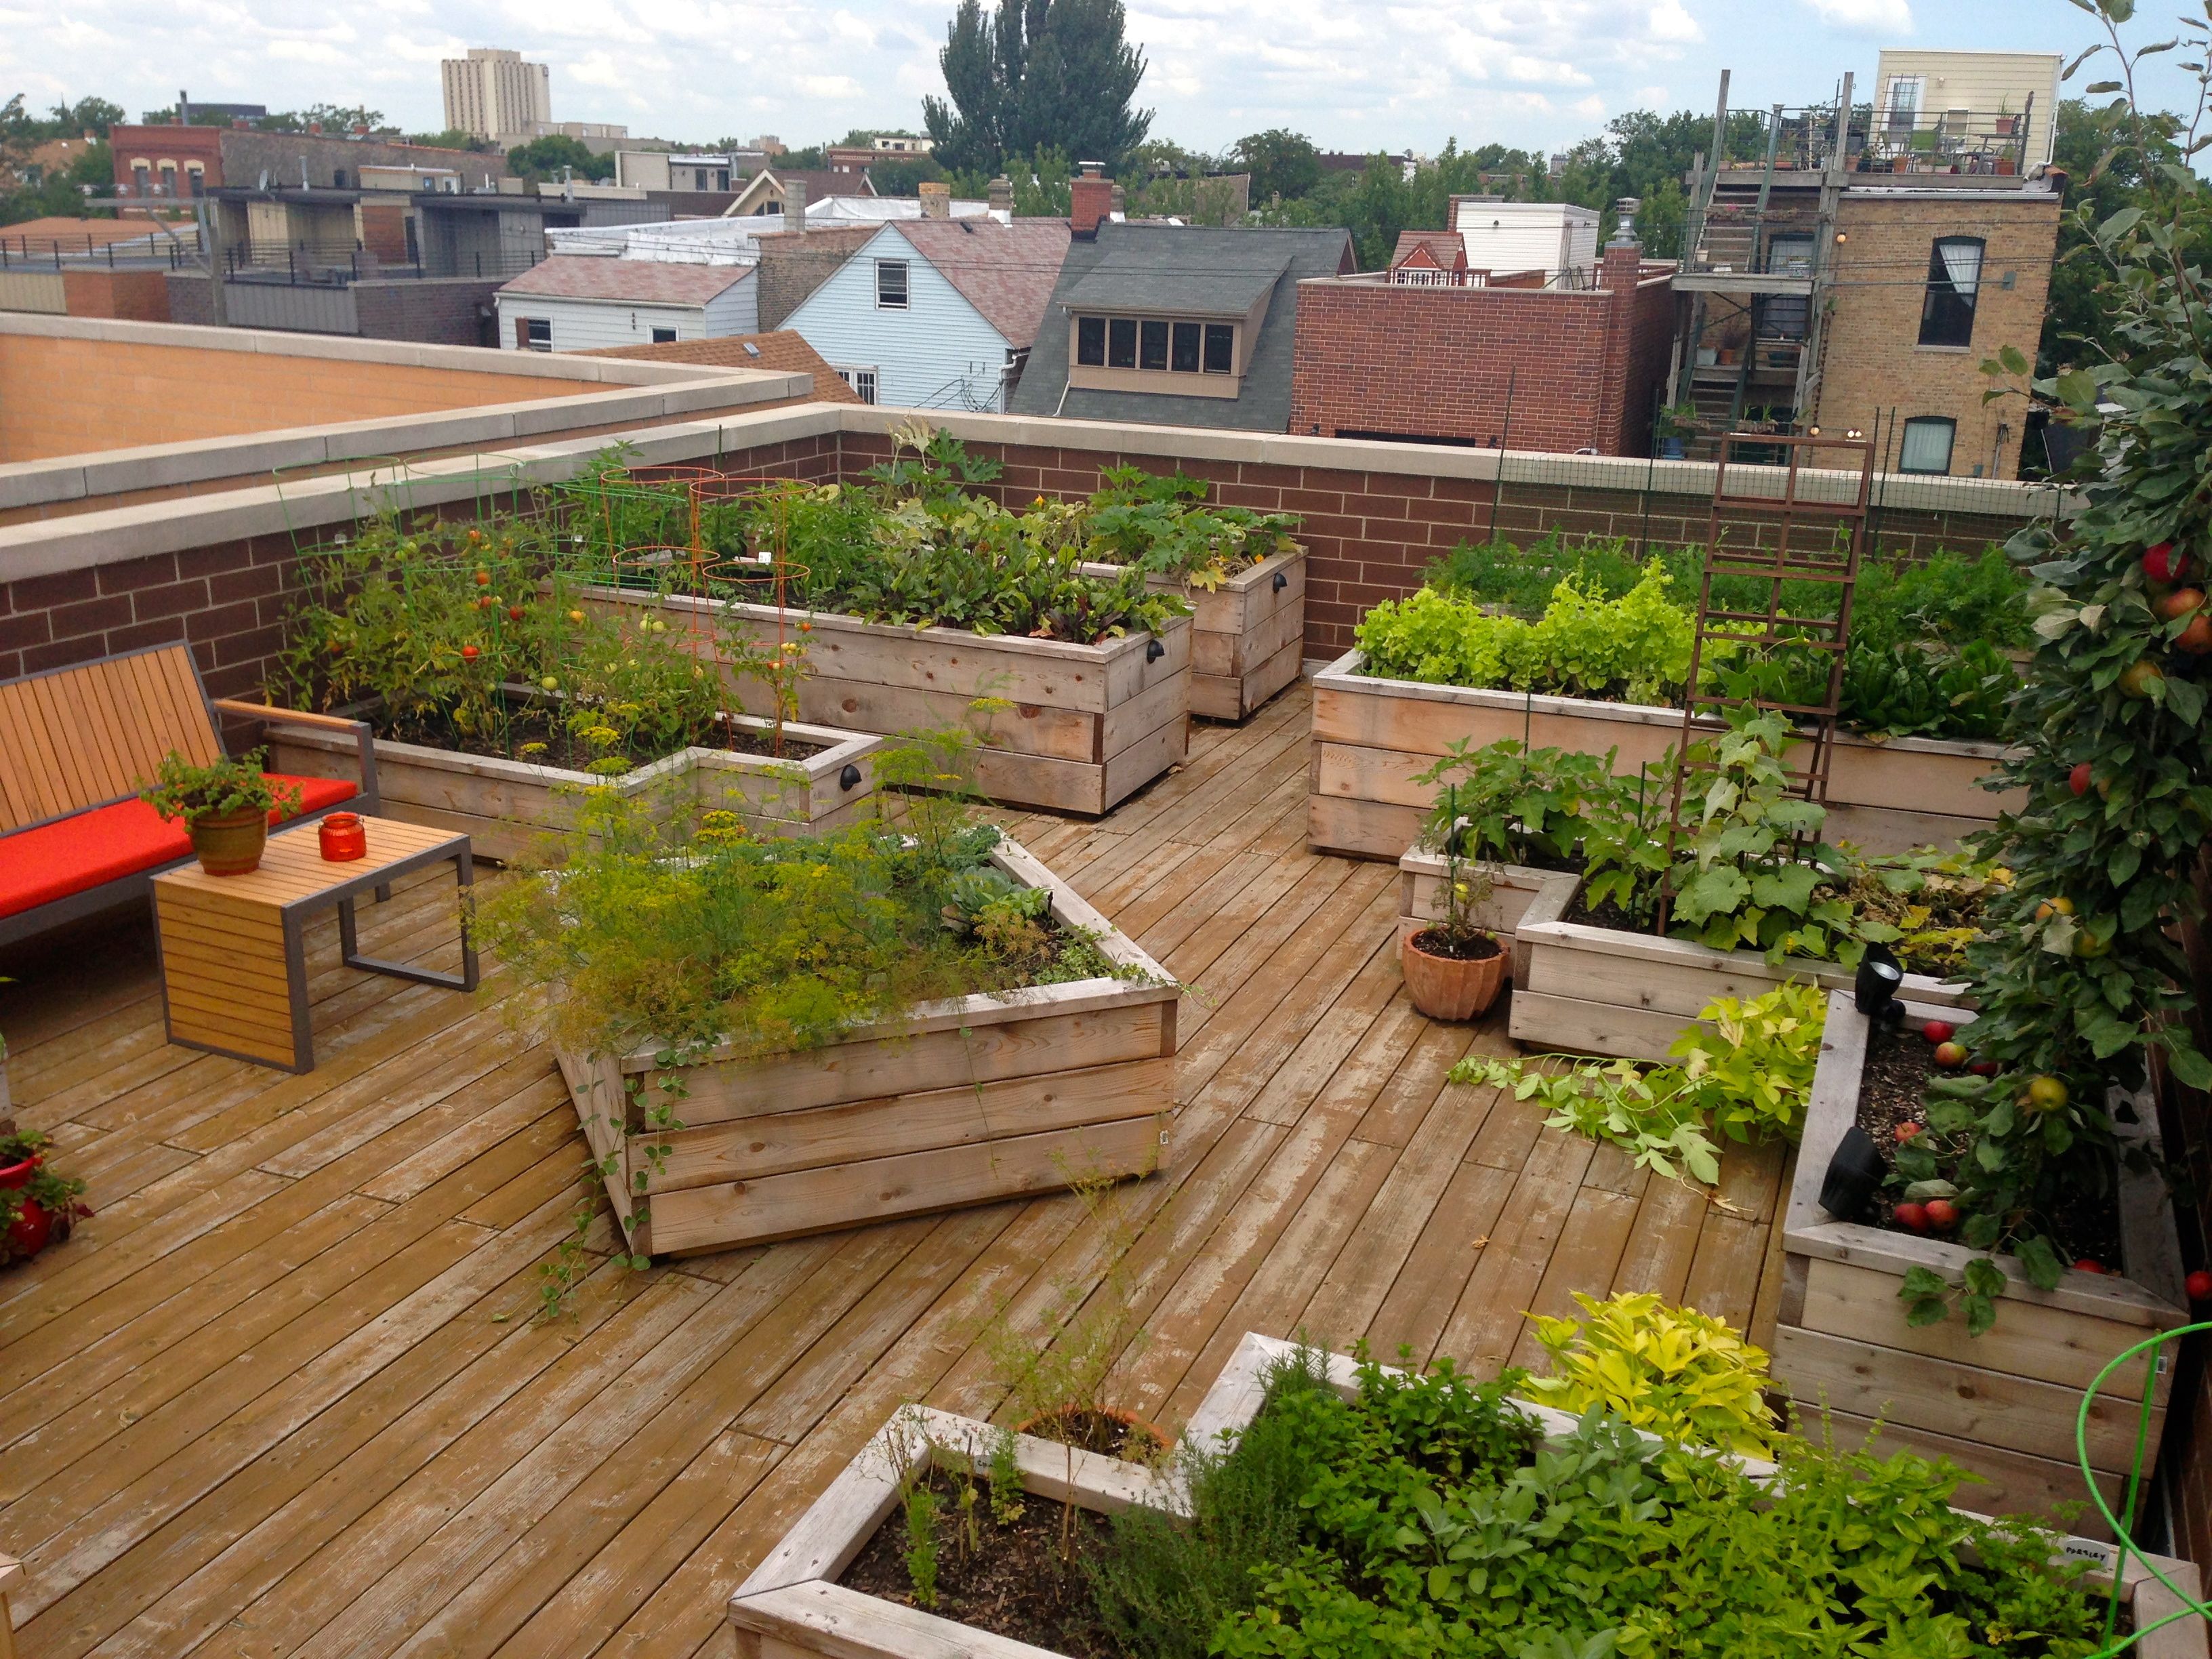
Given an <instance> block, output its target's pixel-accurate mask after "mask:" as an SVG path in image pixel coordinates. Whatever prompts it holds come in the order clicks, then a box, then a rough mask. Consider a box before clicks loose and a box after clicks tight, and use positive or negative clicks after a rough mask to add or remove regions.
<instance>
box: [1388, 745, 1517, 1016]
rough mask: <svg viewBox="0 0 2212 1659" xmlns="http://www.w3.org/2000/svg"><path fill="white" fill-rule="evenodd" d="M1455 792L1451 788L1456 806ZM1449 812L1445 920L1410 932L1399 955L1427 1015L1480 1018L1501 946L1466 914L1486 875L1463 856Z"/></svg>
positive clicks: (1500, 962) (1489, 999)
mask: <svg viewBox="0 0 2212 1659" xmlns="http://www.w3.org/2000/svg"><path fill="white" fill-rule="evenodd" d="M1450 793H1451V796H1452V805H1454V806H1456V804H1457V800H1456V797H1457V793H1458V792H1457V790H1456V788H1455V789H1454V790H1453V791H1451V792H1450ZM1452 817H1453V819H1454V823H1453V827H1452V829H1450V830H1449V832H1448V833H1446V834H1445V835H1444V836H1442V837H1441V842H1442V845H1443V854H1444V881H1443V910H1444V915H1443V921H1438V922H1436V923H1434V924H1433V925H1431V926H1430V927H1424V928H1423V929H1421V931H1420V932H1419V933H1408V934H1407V936H1406V940H1405V943H1404V944H1403V945H1400V946H1399V950H1398V956H1399V961H1400V963H1401V965H1402V967H1403V968H1404V970H1405V975H1406V994H1407V996H1408V997H1410V998H1411V999H1412V1000H1413V1006H1414V1007H1416V1008H1418V1009H1419V1010H1420V1011H1421V1012H1423V1013H1425V1014H1426V1015H1427V1016H1428V1017H1429V1018H1431V1019H1478V1018H1481V1016H1483V1015H1484V1014H1486V1013H1487V1012H1489V1011H1490V1005H1491V1004H1492V1003H1493V1002H1495V1001H1497V1000H1498V987H1500V986H1501V985H1503V984H1504V981H1505V947H1504V945H1500V944H1499V943H1498V939H1497V936H1496V935H1495V934H1493V933H1491V932H1490V930H1489V929H1487V928H1486V927H1480V926H1479V925H1478V924H1477V923H1476V921H1475V920H1474V916H1473V915H1471V914H1470V913H1471V912H1472V911H1473V910H1474V908H1475V907H1476V906H1478V905H1480V904H1481V903H1482V902H1484V901H1485V900H1486V899H1487V898H1488V897H1489V896H1490V876H1489V872H1487V871H1486V870H1484V869H1482V868H1481V867H1480V866H1475V865H1472V864H1470V863H1469V862H1468V860H1467V858H1466V856H1465V851H1464V849H1465V847H1466V841H1465V838H1464V836H1463V835H1462V830H1461V829H1460V828H1459V826H1458V824H1457V823H1456V818H1457V813H1456V812H1453V814H1452Z"/></svg>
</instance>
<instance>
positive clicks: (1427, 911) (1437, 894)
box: [1398, 848, 1582, 991]
mask: <svg viewBox="0 0 2212 1659" xmlns="http://www.w3.org/2000/svg"><path fill="white" fill-rule="evenodd" d="M1460 866H1461V868H1462V870H1463V871H1467V870H1479V871H1480V872H1481V873H1482V874H1484V875H1486V876H1487V877H1489V878H1490V896H1489V897H1488V898H1486V899H1485V900H1483V901H1482V902H1481V903H1480V904H1477V905H1474V906H1473V907H1472V908H1471V909H1470V912H1469V914H1471V915H1473V916H1474V921H1475V923H1476V925H1477V926H1479V927H1486V928H1488V929H1489V930H1490V931H1491V932H1492V933H1495V934H1497V935H1498V943H1499V944H1501V945H1504V947H1505V949H1506V951H1507V952H1508V953H1509V954H1510V956H1511V957H1512V958H1513V965H1512V967H1511V968H1510V969H1509V971H1510V973H1511V974H1512V975H1513V986H1514V988H1515V990H1516V991H1517V990H1519V989H1520V987H1522V986H1524V985H1526V984H1527V983H1528V945H1527V944H1526V943H1524V942H1523V940H1522V937H1521V932H1520V930H1521V928H1522V927H1523V926H1524V925H1527V924H1529V923H1534V922H1541V921H1558V920H1559V918H1560V917H1561V916H1563V915H1565V914H1566V911H1567V906H1568V905H1570V904H1571V903H1573V902H1574V897H1575V890H1576V889H1577V888H1578V887H1579V886H1581V885H1582V878H1581V877H1580V876H1577V875H1576V874H1574V873H1573V872H1571V871H1562V870H1536V869H1532V868H1530V867H1529V866H1527V865H1522V864H1486V863H1484V862H1483V861H1482V860H1480V859H1462V860H1460ZM1446 867H1447V861H1446V860H1445V859H1444V858H1443V855H1442V854H1437V853H1424V852H1422V851H1421V850H1420V848H1413V850H1412V851H1411V852H1409V853H1407V854H1405V855H1404V856H1402V857H1401V858H1400V859H1399V860H1398V939H1399V942H1400V943H1401V944H1403V943H1404V942H1405V941H1406V940H1407V939H1409V938H1411V937H1412V936H1413V934H1415V933H1419V932H1420V931H1421V930H1422V929H1423V928H1424V927H1434V926H1436V924H1437V923H1438V922H1440V921H1443V919H1444V892H1443V887H1444V871H1445V869H1446ZM1462 879H1464V877H1462Z"/></svg>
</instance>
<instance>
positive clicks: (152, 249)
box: [0, 224, 200, 270]
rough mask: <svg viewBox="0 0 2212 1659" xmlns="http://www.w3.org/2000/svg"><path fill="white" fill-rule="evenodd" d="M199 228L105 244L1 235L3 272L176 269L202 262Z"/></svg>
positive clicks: (86, 237) (90, 239)
mask: <svg viewBox="0 0 2212 1659" xmlns="http://www.w3.org/2000/svg"><path fill="white" fill-rule="evenodd" d="M199 246H200V245H199V229H198V227H197V226H195V225H190V224H185V225H179V226H178V227H177V234H174V235H172V234H168V233H167V232H165V231H153V232H149V234H146V235H143V236H125V237H117V238H115V239H113V240H108V241H101V240H99V239H98V238H96V237H94V236H92V235H89V234H87V235H84V236H20V235H19V236H9V235H5V234H0V270H70V269H72V268H82V267H85V266H88V265H98V266H100V267H102V268H103V269H106V270H124V269H126V268H137V267H142V266H149V265H154V266H163V267H166V268H167V269H168V270H177V269H179V267H180V266H181V265H184V264H197V262H198V259H199V257H200V255H199Z"/></svg>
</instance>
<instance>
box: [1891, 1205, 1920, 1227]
mask: <svg viewBox="0 0 2212 1659" xmlns="http://www.w3.org/2000/svg"><path fill="white" fill-rule="evenodd" d="M1889 1218H1890V1219H1891V1220H1892V1221H1894V1222H1895V1223H1896V1224H1897V1225H1899V1226H1900V1227H1902V1228H1904V1229H1905V1231H1908V1232H1915V1233H1924V1232H1926V1231H1928V1206H1926V1205H1925V1204H1900V1205H1899V1206H1897V1207H1896V1208H1895V1209H1893V1210H1892V1211H1891V1212H1889Z"/></svg>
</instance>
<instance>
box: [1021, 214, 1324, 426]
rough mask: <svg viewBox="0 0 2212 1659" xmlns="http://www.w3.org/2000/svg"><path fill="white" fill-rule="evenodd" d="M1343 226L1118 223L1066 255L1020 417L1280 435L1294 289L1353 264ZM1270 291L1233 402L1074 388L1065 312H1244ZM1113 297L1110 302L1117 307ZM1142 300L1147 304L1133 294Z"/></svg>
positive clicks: (1285, 416) (1287, 415) (1285, 415)
mask: <svg viewBox="0 0 2212 1659" xmlns="http://www.w3.org/2000/svg"><path fill="white" fill-rule="evenodd" d="M1351 260H1352V238H1351V236H1350V235H1349V234H1347V233H1346V232H1344V231H1341V230H1273V229H1267V230H1260V229H1244V228H1226V229H1225V228H1218V227H1215V226H1206V225H1132V224H1115V223H1114V222H1111V221H1108V222H1105V223H1103V224H1101V225H1100V226H1099V227H1098V234H1097V238H1096V240H1090V241H1083V240H1078V241H1075V242H1073V243H1072V244H1071V245H1070V246H1069V247H1068V251H1067V262H1066V264H1064V265H1062V266H1061V267H1060V281H1059V283H1057V284H1056V285H1055V287H1054V289H1053V295H1052V303H1051V305H1049V306H1048V307H1046V310H1045V315H1044V321H1043V323H1042V325H1040V326H1039V327H1038V329H1037V335H1036V346H1035V347H1034V348H1033V349H1031V350H1030V358H1029V362H1028V364H1027V365H1026V366H1025V367H1024V368H1023V370H1022V378H1021V383H1020V385H1019V386H1017V387H1016V388H1015V390H1014V397H1013V412H1014V413H1016V414H1018V415H1053V414H1059V415H1065V416H1071V417H1072V418H1073V419H1076V420H1085V421H1131V422H1137V423H1139V424H1140V425H1146V426H1200V427H1225V428H1233V429H1237V430H1241V431H1248V432H1281V431H1285V430H1286V429H1287V428H1289V425H1290V420H1291V341H1292V338H1293V337H1294V335H1295V334H1296V332H1297V296H1298V283H1300V282H1301V281H1303V280H1304V279H1305V278H1306V277H1309V276H1334V275H1335V274H1336V273H1337V272H1338V271H1340V270H1350V269H1351V268H1352V265H1351ZM1269 286H1272V287H1273V295H1272V296H1271V297H1270V298H1269V300H1268V301H1267V318H1266V319H1265V320H1264V321H1263V322H1262V323H1261V325H1260V337H1259V338H1258V340H1256V341H1255V343H1254V344H1253V348H1252V355H1251V360H1250V367H1249V369H1247V371H1246V373H1245V375H1244V385H1243V389H1242V390H1241V392H1239V394H1238V395H1237V398H1234V399H1231V398H1179V397H1176V396H1175V395H1173V394H1172V393H1169V392H1098V391H1093V390H1091V389H1089V388H1086V387H1079V386H1069V385H1068V384H1067V313H1068V310H1069V307H1070V306H1071V304H1073V305H1074V306H1076V307H1078V308H1085V307H1097V309H1099V310H1108V309H1112V310H1116V311H1130V310H1149V311H1152V312H1153V313H1154V314H1156V315H1160V316H1170V315H1176V316H1188V315H1192V314H1194V313H1197V314H1210V315H1212V316H1217V317H1218V316H1224V315H1226V314H1229V313H1234V312H1242V311H1243V310H1245V309H1246V308H1247V307H1249V305H1250V304H1251V302H1252V301H1253V300H1255V298H1257V297H1258V295H1260V294H1261V291H1262V290H1263V289H1266V288H1267V287H1269ZM1106 295H1111V296H1114V297H1113V298H1111V299H1110V300H1109V299H1108V298H1105V297H1102V296H1106ZM1129 296H1140V297H1129Z"/></svg>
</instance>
